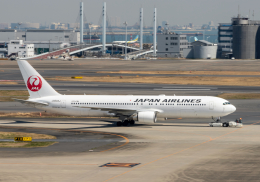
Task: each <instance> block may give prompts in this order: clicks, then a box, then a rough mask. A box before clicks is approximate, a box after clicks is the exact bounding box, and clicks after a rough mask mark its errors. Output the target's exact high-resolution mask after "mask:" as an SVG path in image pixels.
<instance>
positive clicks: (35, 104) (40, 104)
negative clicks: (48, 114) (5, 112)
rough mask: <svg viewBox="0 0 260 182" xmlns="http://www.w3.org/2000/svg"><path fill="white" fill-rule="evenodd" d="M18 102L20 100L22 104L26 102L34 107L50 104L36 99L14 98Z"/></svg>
mask: <svg viewBox="0 0 260 182" xmlns="http://www.w3.org/2000/svg"><path fill="white" fill-rule="evenodd" d="M14 100H15V101H17V102H20V103H22V104H26V105H29V106H32V107H35V106H38V107H44V106H48V105H49V104H48V103H46V102H35V101H28V100H22V99H14Z"/></svg>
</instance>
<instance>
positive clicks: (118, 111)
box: [73, 106, 163, 115]
mask: <svg viewBox="0 0 260 182" xmlns="http://www.w3.org/2000/svg"><path fill="white" fill-rule="evenodd" d="M73 107H79V108H86V109H91V110H101V111H108V112H109V113H115V114H119V115H133V114H134V113H137V112H141V111H153V112H157V113H161V112H163V111H162V110H158V109H141V110H139V109H122V108H111V107H90V106H73Z"/></svg>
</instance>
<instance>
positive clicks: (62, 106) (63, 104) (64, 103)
mask: <svg viewBox="0 0 260 182" xmlns="http://www.w3.org/2000/svg"><path fill="white" fill-rule="evenodd" d="M60 104H61V108H66V100H62V101H61V103H60Z"/></svg>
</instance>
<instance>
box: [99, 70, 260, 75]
mask: <svg viewBox="0 0 260 182" xmlns="http://www.w3.org/2000/svg"><path fill="white" fill-rule="evenodd" d="M97 73H106V74H109V73H110V74H148V75H149V74H151V75H157V74H161V75H167V74H169V75H260V72H256V71H192V70H191V71H156V70H155V71H128V70H121V71H98V72H97Z"/></svg>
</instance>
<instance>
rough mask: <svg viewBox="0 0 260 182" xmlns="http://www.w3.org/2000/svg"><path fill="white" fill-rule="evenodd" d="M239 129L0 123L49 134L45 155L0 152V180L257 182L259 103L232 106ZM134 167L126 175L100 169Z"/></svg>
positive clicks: (174, 123)
mask: <svg viewBox="0 0 260 182" xmlns="http://www.w3.org/2000/svg"><path fill="white" fill-rule="evenodd" d="M231 102H232V104H234V105H235V106H236V107H237V111H236V112H235V113H233V114H231V115H229V116H227V117H224V118H223V120H225V121H229V120H234V119H235V118H238V117H243V122H244V127H243V128H223V127H213V128H212V127H208V122H210V121H211V120H210V119H203V120H201V119H196V120H190V119H185V120H184V119H171V120H167V121H164V120H159V121H158V123H156V124H151V125H144V124H136V125H134V126H128V127H116V126H115V122H116V120H109V119H93V118H81V119H78V118H75V119H60V118H56V119H51V118H49V119H44V118H37V119H36V118H35V119H33V118H31V119H26V118H16V119H10V118H2V119H1V120H0V131H19V132H34V133H43V134H50V135H54V136H56V137H57V140H56V141H57V142H58V143H56V144H54V145H52V146H49V147H44V148H27V149H22V148H17V149H14V148H13V149H12V148H9V149H8V148H0V153H1V155H0V169H1V170H0V180H1V181H17V180H19V181H116V182H117V181H120V182H121V181H178V182H181V181H214V182H215V181H216V182H217V181H258V179H259V172H260V163H259V157H260V154H259V145H260V141H259V137H260V133H259V129H260V119H259V118H260V113H259V112H258V111H259V107H260V104H259V103H260V100H232V101H231ZM107 163H140V164H138V165H136V166H134V167H132V168H126V167H122V166H121V167H100V166H102V165H104V164H107Z"/></svg>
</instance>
